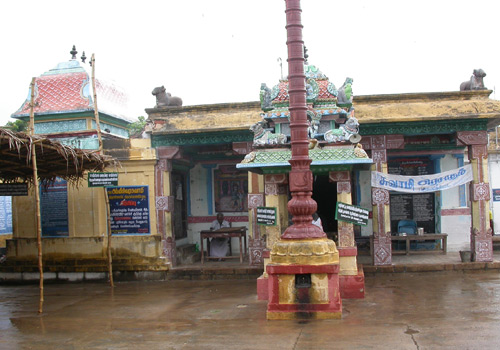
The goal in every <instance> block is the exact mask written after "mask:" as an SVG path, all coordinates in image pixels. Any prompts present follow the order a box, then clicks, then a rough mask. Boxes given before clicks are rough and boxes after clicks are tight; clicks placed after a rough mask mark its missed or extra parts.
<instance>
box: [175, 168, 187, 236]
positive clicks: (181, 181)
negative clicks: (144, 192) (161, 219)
mask: <svg viewBox="0 0 500 350" xmlns="http://www.w3.org/2000/svg"><path fill="white" fill-rule="evenodd" d="M172 195H173V197H174V211H173V215H172V216H173V221H174V222H173V226H174V236H175V239H180V238H185V237H187V200H186V176H185V175H184V174H183V173H180V172H175V171H174V172H173V173H172Z"/></svg>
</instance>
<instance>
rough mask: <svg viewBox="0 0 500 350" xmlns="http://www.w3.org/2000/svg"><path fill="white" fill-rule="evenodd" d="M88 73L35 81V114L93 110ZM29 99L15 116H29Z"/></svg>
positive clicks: (55, 76) (45, 77)
mask: <svg viewBox="0 0 500 350" xmlns="http://www.w3.org/2000/svg"><path fill="white" fill-rule="evenodd" d="M88 84H89V79H88V75H87V73H84V72H80V73H69V74H55V75H46V76H43V75H42V76H40V77H38V78H36V80H35V113H36V114H51V113H66V112H77V111H85V110H91V108H92V100H91V99H90V96H89V91H90V89H89V86H88ZM28 95H29V97H28V99H26V101H25V102H24V104H23V106H22V107H21V108H20V110H18V111H17V112H16V113H15V114H14V115H15V116H17V115H24V114H29V112H30V106H29V102H30V101H29V100H30V98H31V96H30V95H31V91H29V94H28Z"/></svg>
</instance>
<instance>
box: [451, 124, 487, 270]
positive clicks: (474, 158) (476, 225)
mask: <svg viewBox="0 0 500 350" xmlns="http://www.w3.org/2000/svg"><path fill="white" fill-rule="evenodd" d="M457 142H458V143H461V144H464V145H467V148H468V156H469V161H470V163H471V165H472V173H473V180H472V183H471V184H470V193H471V196H470V197H471V236H470V247H471V252H472V260H473V261H481V262H490V261H493V243H492V230H491V227H490V220H489V210H490V202H489V201H490V184H489V182H488V181H489V180H488V147H487V145H488V134H487V132H486V131H459V132H457Z"/></svg>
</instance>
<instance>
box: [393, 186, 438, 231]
mask: <svg viewBox="0 0 500 350" xmlns="http://www.w3.org/2000/svg"><path fill="white" fill-rule="evenodd" d="M434 210H435V202H434V193H419V194H399V193H398V194H396V193H394V194H391V231H392V232H394V233H395V232H398V222H399V220H414V221H416V222H417V226H418V227H423V228H424V231H425V232H428V233H434V232H435V230H436V228H435V227H436V220H435V214H434Z"/></svg>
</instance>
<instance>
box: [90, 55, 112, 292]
mask: <svg viewBox="0 0 500 350" xmlns="http://www.w3.org/2000/svg"><path fill="white" fill-rule="evenodd" d="M90 65H91V66H92V89H93V90H94V118H95V125H96V130H97V139H98V140H99V153H100V154H104V149H103V146H102V136H101V123H100V122H99V110H98V108H97V90H96V85H95V55H94V54H92V58H91V59H90ZM103 191H104V198H105V202H106V219H107V220H106V222H107V228H108V246H107V249H106V251H107V253H108V254H107V256H108V274H109V284H110V286H111V287H114V283H113V258H112V256H111V213H110V208H109V198H108V191H107V190H106V187H103Z"/></svg>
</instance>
